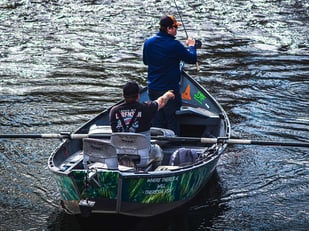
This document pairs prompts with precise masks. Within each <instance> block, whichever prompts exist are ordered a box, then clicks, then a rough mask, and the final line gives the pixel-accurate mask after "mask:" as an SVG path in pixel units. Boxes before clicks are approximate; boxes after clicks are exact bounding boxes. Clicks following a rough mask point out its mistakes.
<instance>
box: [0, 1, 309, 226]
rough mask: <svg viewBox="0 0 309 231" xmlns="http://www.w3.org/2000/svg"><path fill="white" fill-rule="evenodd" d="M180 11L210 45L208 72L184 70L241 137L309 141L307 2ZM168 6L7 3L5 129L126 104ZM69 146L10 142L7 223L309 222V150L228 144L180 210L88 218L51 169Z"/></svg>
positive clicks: (4, 148)
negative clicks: (58, 152)
mask: <svg viewBox="0 0 309 231" xmlns="http://www.w3.org/2000/svg"><path fill="white" fill-rule="evenodd" d="M177 5H178V7H179V10H180V11H181V14H182V18H183V20H184V24H185V26H186V29H187V31H188V34H189V36H191V37H194V38H197V39H200V40H201V41H202V42H203V49H201V50H199V54H198V56H199V64H200V68H201V70H200V72H198V73H197V72H196V69H195V66H194V65H187V66H186V71H187V72H188V73H189V74H191V75H192V76H194V77H195V78H196V79H197V80H198V81H199V82H200V83H201V84H202V85H203V86H204V87H206V88H207V89H208V90H209V91H210V92H211V93H212V94H213V95H214V96H215V97H216V98H217V100H218V101H219V102H220V103H221V105H222V106H223V108H224V109H225V110H226V112H227V114H228V116H229V118H230V120H231V124H232V135H233V136H234V137H239V138H250V139H257V140H280V141H282V140H286V141H292V142H301V141H308V137H309V27H308V25H309V10H308V9H309V2H308V1H307V0H281V1H275V0H251V1H249V0H229V1H227V0H221V1H217V0H207V1H206V0H197V1H196V0H195V1H192V0H189V1H182V0H178V1H177ZM164 13H171V14H175V15H177V11H176V8H175V5H174V2H173V1H167V0H162V1H160V0H153V1H142V0H127V1H118V0H97V1H95V0H93V1H90V0H88V1H86V0H83V1H82V0H53V1H45V0H20V1H17V0H16V1H11V0H0V32H1V33H0V133H54V132H60V131H73V130H75V129H76V128H77V127H78V126H80V125H82V124H83V123H84V122H86V121H87V120H88V119H90V118H92V117H93V116H95V115H96V114H97V113H99V112H100V111H101V110H103V109H105V108H107V107H109V106H111V105H112V104H113V103H115V102H116V101H118V100H119V99H120V98H121V87H122V85H123V84H124V83H125V82H126V81H127V80H129V79H134V80H136V81H138V82H139V83H140V84H142V85H145V84H146V71H147V69H146V66H144V65H143V63H142V61H141V54H142V45H143V42H144V40H145V39H146V38H147V37H149V36H151V35H153V34H154V33H155V32H156V31H157V29H158V21H159V18H160V16H161V15H163V14H164ZM177 18H179V17H177ZM185 37H186V35H185V33H184V30H183V28H179V31H178V36H177V38H178V39H180V40H182V41H184V40H185ZM59 143H60V141H58V140H33V139H32V140H29V139H23V140H22V139H18V140H13V139H11V140H9V139H5V140H4V139H0V175H1V178H0V230H91V229H90V227H92V226H91V225H92V224H96V225H97V226H98V227H99V228H100V229H101V230H168V231H172V230H173V231H174V230H175V231H176V230H177V231H178V230H180V231H184V230H309V160H308V158H309V150H308V148H298V147H295V148H290V147H265V146H250V145H249V146H244V145H234V146H230V147H229V148H228V150H227V152H225V153H224V155H223V156H222V158H221V160H220V162H219V165H218V168H217V174H216V176H214V178H213V179H212V181H211V182H210V184H209V185H208V186H207V187H206V188H205V189H204V190H203V192H202V193H201V194H200V195H199V196H198V198H196V199H195V200H194V201H193V202H192V203H190V204H188V205H187V206H186V207H184V208H183V209H179V210H177V211H175V212H173V213H171V214H168V215H167V216H165V217H158V218H152V219H133V218H130V219H128V218H123V217H111V216H101V217H91V218H89V219H81V218H78V217H75V216H69V215H66V214H65V213H63V212H62V210H61V209H60V206H59V194H58V192H57V189H56V184H55V182H54V180H53V178H52V175H51V173H50V172H49V170H48V168H47V159H48V157H49V155H50V153H51V152H52V150H53V149H55V148H56V147H57V145H58V144H59ZM92 230H95V229H92Z"/></svg>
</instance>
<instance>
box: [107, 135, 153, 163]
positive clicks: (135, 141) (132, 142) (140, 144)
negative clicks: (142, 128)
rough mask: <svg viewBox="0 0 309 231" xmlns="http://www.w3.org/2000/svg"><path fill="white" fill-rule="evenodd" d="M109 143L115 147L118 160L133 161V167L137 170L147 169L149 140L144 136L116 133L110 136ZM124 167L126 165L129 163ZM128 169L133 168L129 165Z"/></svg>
mask: <svg viewBox="0 0 309 231" xmlns="http://www.w3.org/2000/svg"><path fill="white" fill-rule="evenodd" d="M111 143H112V144H113V145H114V146H115V148H116V152H117V155H118V158H119V160H120V162H121V160H125V159H127V160H128V161H133V163H134V165H135V166H136V167H139V168H144V167H147V166H148V165H149V163H150V160H149V159H150V158H149V151H150V145H149V140H148V139H147V138H146V136H145V135H143V134H140V133H130V132H119V133H118V132H117V133H113V134H112V135H111ZM122 164H124V165H128V164H129V163H127V164H125V163H122ZM130 167H133V166H131V165H130Z"/></svg>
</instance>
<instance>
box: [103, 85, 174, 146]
mask: <svg viewBox="0 0 309 231" xmlns="http://www.w3.org/2000/svg"><path fill="white" fill-rule="evenodd" d="M123 97H124V100H125V102H123V103H121V104H119V105H116V106H114V107H113V108H112V109H111V111H110V114H109V119H110V124H111V128H112V132H136V133H142V134H144V135H145V136H146V137H147V138H148V139H149V142H150V127H151V120H152V118H153V117H154V115H155V114H156V112H157V111H158V110H160V109H161V108H163V107H164V106H165V105H166V104H167V102H168V100H170V99H174V97H175V95H174V93H173V92H172V91H167V92H165V93H164V94H163V95H162V96H160V97H159V98H157V99H156V100H154V101H149V102H143V103H139V97H140V87H139V85H138V84H137V83H136V82H134V81H129V82H128V83H126V85H125V86H124V87H123Z"/></svg>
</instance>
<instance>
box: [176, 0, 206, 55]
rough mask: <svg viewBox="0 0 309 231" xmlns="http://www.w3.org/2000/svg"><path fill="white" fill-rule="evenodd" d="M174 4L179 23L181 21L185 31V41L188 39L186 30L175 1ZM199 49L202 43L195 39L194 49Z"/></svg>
mask: <svg viewBox="0 0 309 231" xmlns="http://www.w3.org/2000/svg"><path fill="white" fill-rule="evenodd" d="M174 3H175V6H176V10H177V13H178V15H179V18H180V21H181V23H182V26H183V29H184V31H185V34H186V37H187V39H188V38H189V35H188V32H187V30H186V27H185V24H184V22H183V20H182V16H181V13H180V10H179V8H178V5H177V3H176V0H174ZM201 47H202V42H201V41H200V40H198V39H195V48H196V49H199V48H201Z"/></svg>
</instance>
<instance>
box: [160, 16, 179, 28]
mask: <svg viewBox="0 0 309 231" xmlns="http://www.w3.org/2000/svg"><path fill="white" fill-rule="evenodd" d="M181 25H182V23H181V22H177V20H176V18H175V17H174V16H173V15H164V16H163V17H162V18H161V20H160V26H163V27H172V26H175V27H177V26H181Z"/></svg>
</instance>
